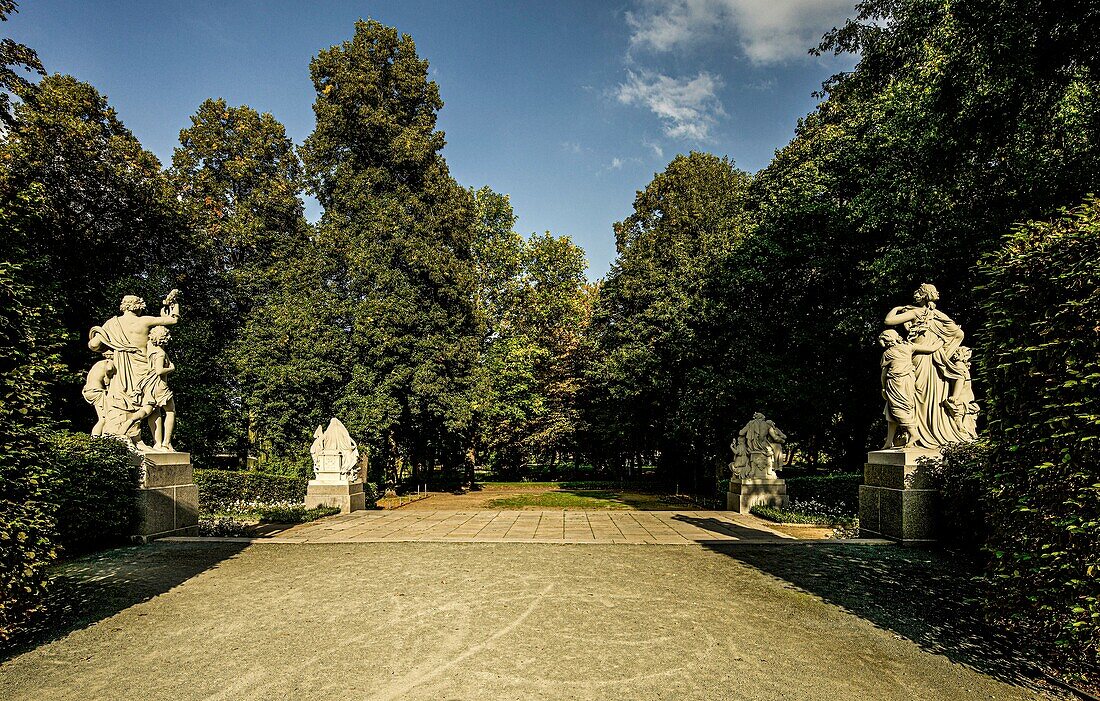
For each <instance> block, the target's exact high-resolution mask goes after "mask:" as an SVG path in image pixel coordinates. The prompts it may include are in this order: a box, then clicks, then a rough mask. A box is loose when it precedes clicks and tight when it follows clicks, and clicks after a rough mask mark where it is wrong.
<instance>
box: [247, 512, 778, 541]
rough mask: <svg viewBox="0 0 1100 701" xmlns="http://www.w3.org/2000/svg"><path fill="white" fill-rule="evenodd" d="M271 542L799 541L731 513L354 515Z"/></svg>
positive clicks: (286, 533) (291, 531)
mask: <svg viewBox="0 0 1100 701" xmlns="http://www.w3.org/2000/svg"><path fill="white" fill-rule="evenodd" d="M257 540H262V541H270V542H276V543H407V542H447V543H600V544H605V543H622V544H634V545H639V544H642V545H644V544H661V545H691V544H701V543H702V544H714V543H736V542H743V543H777V542H782V541H786V540H797V539H795V538H794V537H793V536H789V535H786V534H783V533H779V532H778V531H774V530H772V529H770V528H768V527H766V526H764V525H762V524H761V523H760V521H759V520H757V519H754V518H752V517H749V516H745V515H743V514H739V513H737V512H734V511H591V512H588V511H563V510H556V511H356V512H353V513H350V514H342V515H340V516H334V517H332V518H327V519H321V520H319V521H314V522H312V523H304V524H302V525H300V526H295V527H294V528H291V529H289V530H286V531H283V532H281V533H279V534H278V535H277V536H273V537H268V538H260V539H257Z"/></svg>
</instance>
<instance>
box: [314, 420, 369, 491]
mask: <svg viewBox="0 0 1100 701" xmlns="http://www.w3.org/2000/svg"><path fill="white" fill-rule="evenodd" d="M309 454H310V455H311V456H312V457H313V481H314V482H318V483H324V484H347V483H350V482H361V481H362V479H363V470H362V467H361V466H360V464H359V447H358V446H357V445H356V443H355V441H354V440H353V439H352V437H351V434H349V433H348V429H347V428H345V427H344V424H343V423H341V422H340V420H339V419H336V418H334V419H332V420H331V421H329V423H328V428H326V429H325V430H324V431H322V430H321V427H320V426H318V427H317V430H316V431H314V432H313V444H312V445H311V446H310V447H309Z"/></svg>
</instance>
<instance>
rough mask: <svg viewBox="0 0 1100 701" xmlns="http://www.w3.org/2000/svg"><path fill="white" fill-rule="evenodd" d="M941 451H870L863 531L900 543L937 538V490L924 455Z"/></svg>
mask: <svg viewBox="0 0 1100 701" xmlns="http://www.w3.org/2000/svg"><path fill="white" fill-rule="evenodd" d="M939 457H940V451H938V450H928V449H925V448H893V449H890V450H876V451H872V452H870V453H868V454H867V463H866V464H865V465H864V466H863V484H862V485H860V487H859V533H860V537H862V538H889V539H890V540H894V541H898V542H900V543H911V544H920V543H930V542H933V541H934V540H935V528H936V509H937V493H936V490H934V489H932V488H931V482H930V479H929V476H928V474H927V470H926V469H925V468H924V467H923V466H922V465H920V464H919V461H920V459H921V458H932V459H939Z"/></svg>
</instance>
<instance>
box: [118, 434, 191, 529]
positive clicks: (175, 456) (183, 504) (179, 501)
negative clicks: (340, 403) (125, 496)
mask: <svg viewBox="0 0 1100 701" xmlns="http://www.w3.org/2000/svg"><path fill="white" fill-rule="evenodd" d="M135 460H137V461H139V464H140V465H141V468H142V476H141V484H140V485H139V487H138V493H137V500H138V511H139V513H140V514H141V524H140V525H139V526H138V529H137V532H136V533H135V534H134V536H133V538H134V540H137V541H140V542H142V543H148V542H149V541H151V540H156V539H157V538H164V537H166V536H194V535H198V534H199V488H198V487H197V486H196V485H195V479H194V471H193V469H192V467H191V454H190V453H145V454H143V455H141V456H140V457H139V456H135Z"/></svg>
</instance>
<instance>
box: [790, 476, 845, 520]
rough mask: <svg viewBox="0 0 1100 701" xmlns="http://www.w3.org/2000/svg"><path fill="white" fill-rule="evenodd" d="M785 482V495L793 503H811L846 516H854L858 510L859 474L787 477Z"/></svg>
mask: <svg viewBox="0 0 1100 701" xmlns="http://www.w3.org/2000/svg"><path fill="white" fill-rule="evenodd" d="M786 482H787V495H788V496H789V497H790V498H791V499H792V500H793V501H798V502H810V501H812V502H815V503H818V504H824V505H826V506H827V507H829V508H830V509H835V510H837V511H839V512H842V513H847V514H855V513H856V511H858V510H859V485H861V484H863V473H861V472H838V473H833V474H829V475H805V476H802V477H788V478H787V479H786Z"/></svg>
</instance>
